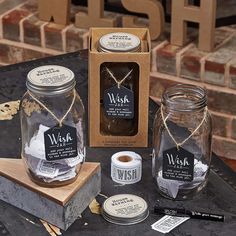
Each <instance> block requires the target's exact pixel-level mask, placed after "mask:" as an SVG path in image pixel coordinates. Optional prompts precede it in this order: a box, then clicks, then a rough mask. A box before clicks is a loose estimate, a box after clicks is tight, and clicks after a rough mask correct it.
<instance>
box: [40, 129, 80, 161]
mask: <svg viewBox="0 0 236 236" xmlns="http://www.w3.org/2000/svg"><path fill="white" fill-rule="evenodd" d="M44 144H45V156H46V160H48V161H54V160H59V159H66V158H71V157H77V155H78V152H77V134H76V128H74V127H71V126H67V125H63V126H62V127H59V126H55V127H53V128H51V129H49V130H47V131H46V132H44Z"/></svg>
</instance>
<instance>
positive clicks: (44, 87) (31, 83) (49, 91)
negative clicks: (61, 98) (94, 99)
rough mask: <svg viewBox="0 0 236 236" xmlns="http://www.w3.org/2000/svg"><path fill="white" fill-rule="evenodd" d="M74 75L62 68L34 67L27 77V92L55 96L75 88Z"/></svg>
mask: <svg viewBox="0 0 236 236" xmlns="http://www.w3.org/2000/svg"><path fill="white" fill-rule="evenodd" d="M75 84H76V82H75V75H74V73H73V72H72V71H71V70H70V69H68V68H66V67H63V66H57V65H45V66H40V67H36V68H34V69H33V70H31V71H30V72H29V73H28V75H27V81H26V86H27V88H28V90H29V91H31V92H34V93H39V94H43V95H52V96H53V95H56V94H61V93H65V92H68V91H70V90H71V89H73V88H74V87H75Z"/></svg>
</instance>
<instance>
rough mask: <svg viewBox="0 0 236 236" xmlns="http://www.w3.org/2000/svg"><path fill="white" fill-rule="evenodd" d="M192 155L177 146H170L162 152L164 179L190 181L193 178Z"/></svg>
mask: <svg viewBox="0 0 236 236" xmlns="http://www.w3.org/2000/svg"><path fill="white" fill-rule="evenodd" d="M193 169H194V155H193V154H192V153H190V152H188V151H187V150H185V149H183V148H181V147H179V149H177V147H174V148H170V149H168V150H166V151H164V152H163V171H162V177H163V178H164V179H172V180H179V181H186V182H190V181H192V180H193Z"/></svg>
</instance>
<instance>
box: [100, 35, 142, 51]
mask: <svg viewBox="0 0 236 236" xmlns="http://www.w3.org/2000/svg"><path fill="white" fill-rule="evenodd" d="M140 46H141V41H140V39H139V37H137V36H136V35H134V34H130V33H125V32H115V33H110V34H106V35H103V36H102V37H101V38H100V40H99V45H98V50H99V51H101V52H137V51H140Z"/></svg>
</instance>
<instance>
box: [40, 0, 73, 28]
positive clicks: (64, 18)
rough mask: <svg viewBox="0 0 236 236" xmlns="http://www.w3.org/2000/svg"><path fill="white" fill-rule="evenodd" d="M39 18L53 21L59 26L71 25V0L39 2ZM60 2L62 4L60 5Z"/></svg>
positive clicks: (45, 0)
mask: <svg viewBox="0 0 236 236" xmlns="http://www.w3.org/2000/svg"><path fill="white" fill-rule="evenodd" d="M38 1H39V2H38V8H39V18H40V19H41V20H43V21H51V20H52V19H53V21H54V22H55V23H57V24H61V25H67V24H68V23H69V16H70V14H69V12H70V4H71V0H60V1H58V0H38ZM59 2H60V3H59Z"/></svg>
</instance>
